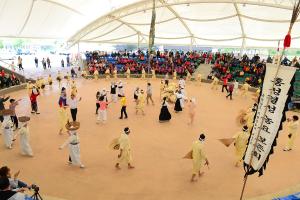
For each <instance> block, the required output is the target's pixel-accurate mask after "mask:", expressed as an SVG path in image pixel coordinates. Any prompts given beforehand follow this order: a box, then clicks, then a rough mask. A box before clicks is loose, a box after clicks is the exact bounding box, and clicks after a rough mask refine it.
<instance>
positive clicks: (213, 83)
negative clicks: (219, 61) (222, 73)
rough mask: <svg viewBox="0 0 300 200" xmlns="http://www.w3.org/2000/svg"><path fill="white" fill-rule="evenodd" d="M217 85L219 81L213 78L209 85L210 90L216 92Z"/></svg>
mask: <svg viewBox="0 0 300 200" xmlns="http://www.w3.org/2000/svg"><path fill="white" fill-rule="evenodd" d="M218 85H219V79H218V78H217V77H216V76H215V77H214V78H213V81H212V83H211V89H212V90H217V89H218Z"/></svg>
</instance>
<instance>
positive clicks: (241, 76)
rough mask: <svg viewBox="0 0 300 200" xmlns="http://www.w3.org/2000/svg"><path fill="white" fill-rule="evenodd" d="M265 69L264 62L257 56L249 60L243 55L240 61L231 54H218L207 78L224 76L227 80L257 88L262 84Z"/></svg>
mask: <svg viewBox="0 0 300 200" xmlns="http://www.w3.org/2000/svg"><path fill="white" fill-rule="evenodd" d="M265 69H266V62H265V60H260V57H259V56H258V55H255V56H253V58H252V59H249V57H248V56H247V55H244V56H243V57H242V58H241V59H238V58H236V57H234V56H233V54H218V56H217V57H216V59H215V62H214V65H213V66H212V72H211V74H210V75H209V78H211V77H212V76H217V77H218V78H219V79H222V78H223V77H224V76H226V77H227V78H228V79H229V80H233V79H235V80H237V81H238V82H240V83H243V82H245V81H246V82H247V83H249V84H250V85H251V86H252V87H259V86H260V85H261V84H262V80H263V76H264V73H265Z"/></svg>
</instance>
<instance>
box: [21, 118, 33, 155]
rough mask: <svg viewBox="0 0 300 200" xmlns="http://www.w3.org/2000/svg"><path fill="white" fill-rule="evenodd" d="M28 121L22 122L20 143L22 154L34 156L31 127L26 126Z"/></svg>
mask: <svg viewBox="0 0 300 200" xmlns="http://www.w3.org/2000/svg"><path fill="white" fill-rule="evenodd" d="M25 125H26V123H24V122H21V129H20V130H19V134H20V145H21V153H22V155H27V156H33V152H32V149H31V146H30V144H29V128H28V126H26V127H25Z"/></svg>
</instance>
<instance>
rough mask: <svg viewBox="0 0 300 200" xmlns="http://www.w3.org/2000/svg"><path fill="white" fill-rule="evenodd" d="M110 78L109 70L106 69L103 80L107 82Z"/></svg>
mask: <svg viewBox="0 0 300 200" xmlns="http://www.w3.org/2000/svg"><path fill="white" fill-rule="evenodd" d="M109 78H110V71H109V68H107V69H106V70H105V79H106V80H108V79H109Z"/></svg>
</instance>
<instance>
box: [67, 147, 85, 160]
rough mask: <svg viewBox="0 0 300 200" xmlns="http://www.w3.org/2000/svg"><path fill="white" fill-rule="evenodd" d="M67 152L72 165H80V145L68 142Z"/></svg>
mask: <svg viewBox="0 0 300 200" xmlns="http://www.w3.org/2000/svg"><path fill="white" fill-rule="evenodd" d="M69 153H70V157H71V160H72V164H73V165H82V163H81V160H80V147H79V144H77V145H72V144H69Z"/></svg>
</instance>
